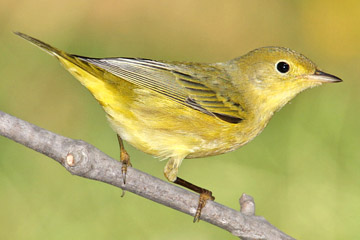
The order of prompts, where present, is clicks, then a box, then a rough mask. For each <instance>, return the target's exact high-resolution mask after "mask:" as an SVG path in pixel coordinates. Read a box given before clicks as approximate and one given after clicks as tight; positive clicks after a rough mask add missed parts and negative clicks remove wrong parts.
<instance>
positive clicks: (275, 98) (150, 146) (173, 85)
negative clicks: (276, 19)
mask: <svg viewBox="0 0 360 240" xmlns="http://www.w3.org/2000/svg"><path fill="white" fill-rule="evenodd" d="M16 34H18V35H19V36H21V37H23V38H25V39H27V40H29V41H30V42H32V43H34V44H35V45H37V46H39V47H40V48H42V49H43V50H45V51H46V52H48V53H50V54H51V55H54V56H55V57H57V58H58V59H59V60H60V62H61V63H62V65H63V66H64V67H65V68H66V69H67V70H68V71H69V72H70V73H71V74H72V75H74V76H75V77H76V78H77V79H78V80H79V81H80V82H81V83H82V84H83V85H84V86H85V87H86V88H87V89H89V91H90V92H91V93H92V94H93V95H94V97H95V98H96V99H97V101H98V102H99V103H100V104H101V105H102V107H103V108H104V110H105V112H106V113H107V117H108V119H109V121H110V123H111V125H112V127H113V129H114V130H115V131H116V132H117V134H118V135H119V136H120V137H121V138H122V139H124V140H126V141H127V142H129V143H130V144H131V145H133V146H134V147H136V148H138V149H140V150H141V151H143V152H146V153H149V154H151V155H154V156H156V157H160V158H164V159H169V161H168V163H167V165H166V166H165V169H164V173H165V176H166V178H167V179H168V180H170V181H175V180H176V179H177V173H178V168H179V166H180V164H181V162H182V160H183V159H184V158H196V157H206V156H211V155H217V154H221V153H225V152H228V151H232V150H234V149H237V148H239V147H240V146H242V145H244V144H246V143H247V142H249V141H250V140H252V139H253V138H254V137H255V136H257V135H258V134H259V133H260V132H261V131H262V130H263V129H264V127H265V126H266V125H267V123H268V121H269V120H270V118H271V117H272V115H273V113H274V112H275V111H277V110H279V109H280V108H281V107H282V106H283V105H285V104H286V103H287V102H288V101H290V100H291V99H292V98H293V97H295V96H296V95H297V94H298V93H299V92H301V91H303V90H305V89H307V88H310V87H314V86H317V85H320V84H321V83H323V82H338V81H341V80H340V79H339V78H337V77H335V76H332V75H330V74H326V73H324V72H321V71H319V70H318V69H317V68H316V66H315V64H314V63H312V62H311V61H310V60H309V59H307V58H306V57H304V56H303V55H301V54H299V53H296V52H294V51H292V50H290V49H287V48H281V47H265V48H259V49H256V50H254V51H251V52H249V53H248V54H246V55H244V56H242V57H239V58H236V59H233V60H230V61H228V62H224V63H214V64H200V63H187V62H164V61H153V60H147V59H130V58H103V59H98V58H88V57H81V56H76V55H71V54H67V53H65V52H63V51H60V50H58V49H56V48H54V47H51V46H50V45H48V44H46V43H43V42H41V41H39V40H37V39H34V38H32V37H30V36H27V35H25V34H22V33H16ZM200 210H201V209H200Z"/></svg>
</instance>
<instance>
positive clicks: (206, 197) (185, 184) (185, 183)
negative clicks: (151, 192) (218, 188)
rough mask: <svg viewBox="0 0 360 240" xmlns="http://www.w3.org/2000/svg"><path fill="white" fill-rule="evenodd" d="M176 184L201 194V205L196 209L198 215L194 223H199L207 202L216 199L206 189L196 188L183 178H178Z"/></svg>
mask: <svg viewBox="0 0 360 240" xmlns="http://www.w3.org/2000/svg"><path fill="white" fill-rule="evenodd" d="M174 183H176V184H178V185H180V186H183V187H186V188H188V189H190V190H192V191H194V192H197V193H200V198H199V204H198V207H197V209H196V213H195V216H194V221H193V222H194V223H195V222H199V220H200V216H201V210H202V209H203V208H204V207H205V205H206V202H207V200H212V201H213V200H215V197H214V196H213V195H212V192H211V191H209V190H207V189H205V188H201V187H199V186H196V185H194V184H192V183H190V182H188V181H186V180H184V179H182V178H179V177H177V178H176V179H175V181H174Z"/></svg>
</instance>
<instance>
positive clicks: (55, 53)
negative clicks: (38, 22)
mask: <svg viewBox="0 0 360 240" xmlns="http://www.w3.org/2000/svg"><path fill="white" fill-rule="evenodd" d="M14 33H15V34H16V35H18V36H20V37H22V38H24V39H25V40H28V41H29V42H31V43H32V44H34V45H35V46H38V47H39V48H41V49H42V50H44V51H45V52H47V53H49V54H50V55H53V56H55V57H62V58H65V59H68V58H69V55H68V54H66V53H65V52H63V51H61V50H59V49H57V48H54V47H53V46H50V45H49V44H47V43H44V42H42V41H40V40H38V39H36V38H33V37H30V36H29V35H26V34H25V33H21V32H14Z"/></svg>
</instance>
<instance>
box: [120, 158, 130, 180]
mask: <svg viewBox="0 0 360 240" xmlns="http://www.w3.org/2000/svg"><path fill="white" fill-rule="evenodd" d="M120 160H121V162H122V166H121V174H122V178H123V181H124V184H126V173H127V168H128V167H131V166H132V165H131V163H130V157H129V155H128V154H127V152H125V151H122V152H121V154H120Z"/></svg>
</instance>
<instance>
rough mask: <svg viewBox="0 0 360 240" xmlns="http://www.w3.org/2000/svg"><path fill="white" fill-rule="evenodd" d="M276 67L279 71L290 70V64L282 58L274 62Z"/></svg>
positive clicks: (285, 71)
mask: <svg viewBox="0 0 360 240" xmlns="http://www.w3.org/2000/svg"><path fill="white" fill-rule="evenodd" d="M276 69H277V70H278V71H279V72H280V73H287V72H288V71H289V70H290V65H289V64H288V63H287V62H285V61H283V60H282V61H279V62H277V63H276Z"/></svg>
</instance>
